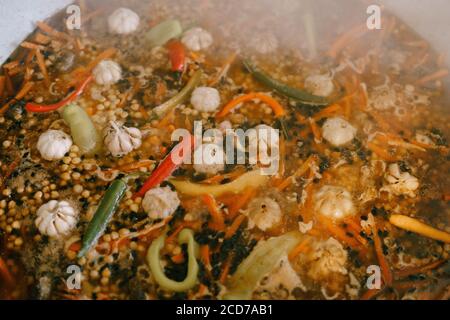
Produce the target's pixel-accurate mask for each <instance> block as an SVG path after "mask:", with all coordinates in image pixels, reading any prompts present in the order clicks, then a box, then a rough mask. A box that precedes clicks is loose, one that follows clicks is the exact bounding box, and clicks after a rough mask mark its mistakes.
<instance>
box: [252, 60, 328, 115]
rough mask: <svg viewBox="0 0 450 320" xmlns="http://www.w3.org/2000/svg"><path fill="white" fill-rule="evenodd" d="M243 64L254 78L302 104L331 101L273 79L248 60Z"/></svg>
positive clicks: (318, 103)
mask: <svg viewBox="0 0 450 320" xmlns="http://www.w3.org/2000/svg"><path fill="white" fill-rule="evenodd" d="M244 66H245V68H246V69H247V70H248V71H249V72H250V73H251V75H252V76H253V77H254V78H255V79H256V80H258V81H259V82H261V83H262V84H264V85H265V86H267V87H269V88H271V89H273V90H275V91H278V92H279V93H281V94H283V95H285V96H287V97H289V98H292V99H294V100H297V101H299V102H301V103H304V104H311V105H317V106H326V105H329V104H330V103H331V101H329V100H328V99H327V98H325V97H320V96H316V95H313V94H311V93H309V92H306V91H303V90H300V89H297V88H292V87H290V86H288V85H286V84H284V83H282V82H279V81H278V80H275V79H273V78H272V77H270V76H269V75H267V74H265V73H264V72H262V71H261V70H259V69H258V68H256V67H255V66H253V65H252V64H251V62H249V61H244Z"/></svg>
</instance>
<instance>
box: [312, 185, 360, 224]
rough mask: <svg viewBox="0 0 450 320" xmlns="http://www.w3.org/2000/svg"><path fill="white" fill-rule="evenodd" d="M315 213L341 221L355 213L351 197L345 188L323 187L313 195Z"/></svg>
mask: <svg viewBox="0 0 450 320" xmlns="http://www.w3.org/2000/svg"><path fill="white" fill-rule="evenodd" d="M314 205H315V209H316V211H317V212H318V213H319V214H321V215H323V216H326V217H328V218H331V219H343V218H346V217H348V216H352V215H354V214H355V213H356V210H355V206H354V204H353V199H352V195H351V194H350V192H348V191H347V190H346V189H345V188H342V187H336V186H328V185H327V186H323V187H322V188H320V189H319V191H317V192H316V193H315V194H314Z"/></svg>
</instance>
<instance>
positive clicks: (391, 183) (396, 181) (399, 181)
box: [381, 163, 419, 198]
mask: <svg viewBox="0 0 450 320" xmlns="http://www.w3.org/2000/svg"><path fill="white" fill-rule="evenodd" d="M384 178H385V180H386V182H387V184H386V185H385V186H383V188H381V190H382V191H387V192H390V193H392V194H394V195H397V196H400V195H407V196H409V197H411V198H414V197H415V196H416V191H417V189H418V188H419V180H418V179H417V178H416V177H414V176H413V175H411V174H410V173H409V172H402V171H401V169H400V166H399V165H398V164H397V163H392V164H390V165H389V167H388V169H387V173H386V175H385V177H384Z"/></svg>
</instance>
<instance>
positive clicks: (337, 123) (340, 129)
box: [322, 117, 356, 147]
mask: <svg viewBox="0 0 450 320" xmlns="http://www.w3.org/2000/svg"><path fill="white" fill-rule="evenodd" d="M322 135H323V138H324V139H325V140H327V141H328V142H329V143H330V144H332V145H333V146H335V147H340V146H343V145H346V144H347V143H349V142H351V141H352V140H353V139H354V138H355V136H356V128H355V127H353V126H352V125H351V124H350V123H349V122H348V121H346V120H344V119H342V118H339V117H334V118H329V119H327V121H325V123H324V124H323V127H322Z"/></svg>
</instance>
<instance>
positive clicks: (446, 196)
mask: <svg viewBox="0 0 450 320" xmlns="http://www.w3.org/2000/svg"><path fill="white" fill-rule="evenodd" d="M442 200H444V201H450V193H446V194H443V195H442Z"/></svg>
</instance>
